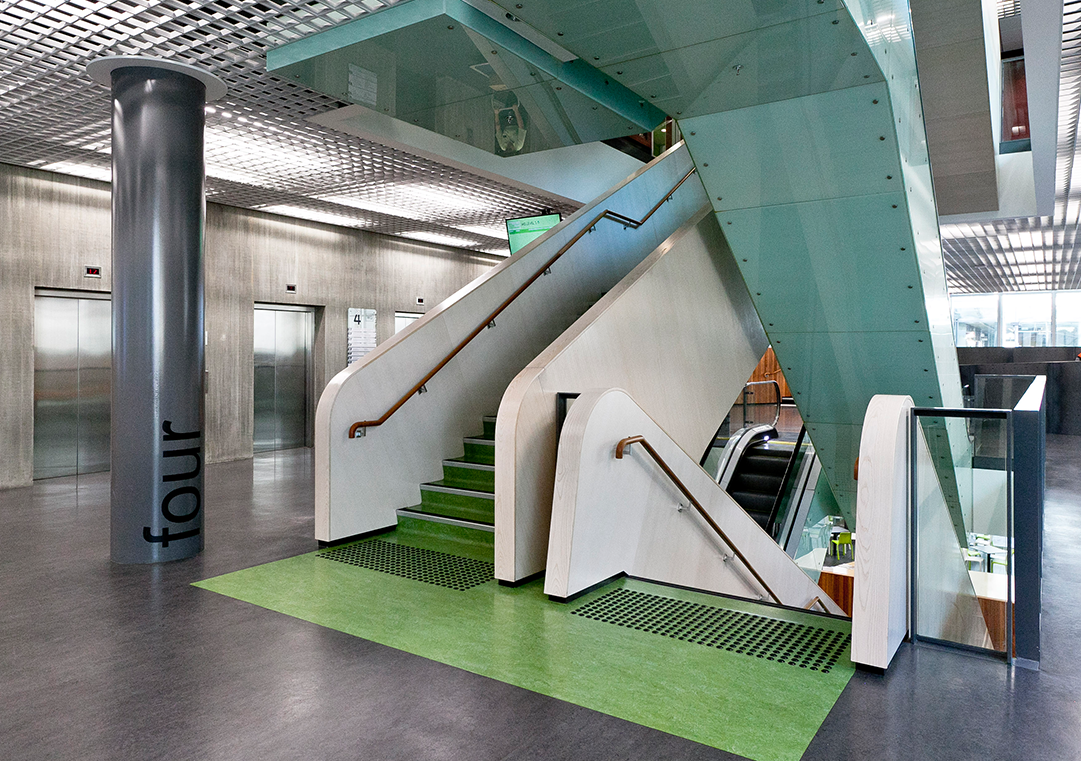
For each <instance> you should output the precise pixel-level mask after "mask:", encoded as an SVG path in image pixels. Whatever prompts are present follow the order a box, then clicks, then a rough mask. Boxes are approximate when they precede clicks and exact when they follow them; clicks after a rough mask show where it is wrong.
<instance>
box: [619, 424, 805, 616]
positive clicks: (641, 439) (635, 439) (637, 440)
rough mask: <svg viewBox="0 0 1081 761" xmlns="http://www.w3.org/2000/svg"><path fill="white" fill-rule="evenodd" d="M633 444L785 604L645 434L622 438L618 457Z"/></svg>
mask: <svg viewBox="0 0 1081 761" xmlns="http://www.w3.org/2000/svg"><path fill="white" fill-rule="evenodd" d="M631 444H641V445H642V447H643V448H644V449H645V450H646V451H647V452H649V455H650V457H652V458H653V461H654V462H656V463H657V465H659V466H660V468H661V470H663V471H664V474H665V475H666V476H668V478H669V480H671V481H672V483H674V484H675V485H676V488H677V489H679V490H680V491H681V492H683V496H684V497H686V498H687V499H688V500H690V502H691V504H692V505H693V506H694V509H695V510H697V511H698V514H699V515H701V516H702V517H703V518H704V519H705V521H706V523H708V524H709V527H710V528H711V529H713V531H714V532H715V533H716V534H717V536H719V537H720V538H721V539H722V540H723V541H724V543H725V544H727V545H728V546H729V547H730V548H731V549H732V552H733V553H735V555H736V557H738V558H739V559H740V562H742V563H743V565H744V566H745V567H746V568H747V570H748V571H750V572H751V575H752V576H754V578H755V580H756V581H757V582H758V583H759V584H761V585H762V588H763V589H765V590H766V592H767V593H768V594H769V596H770V597H772V598H773V601H774V602H775V603H777V604H778V605H781V604H783V603H781V599H780V598H779V597H777V595H775V594H774V593H773V590H772V589H770V588H769V584H767V583H766V581H765V579H763V578H762V577H761V576H759V575H758V571H756V570H755V568H754V566H753V565H751V561H749V560H747V558H746V556H745V555H744V554H743V553H742V552H740V551H739V547H737V546H736V545H735V544H734V543H733V542H732V540H731V539H729V538H728V535H727V534H725V533H724V529H722V528H721V527H720V526H718V525H717V522H716V521H715V520H713V518H711V517H710V515H709V513H707V512H706V510H705V508H704V507H702V505H701V504H699V502H698V500H697V499H695V498H694V495H693V494H691V492H690V490H689V489H688V488H687V487H686V486H684V485H683V482H682V481H680V480H679V476H677V475H676V474H675V473H673V472H672V469H671V468H670V467H668V463H666V462H665V461H664V458H663V457H661V456H660V455H659V454H657V450H656V449H654V448H653V447H652V446H651V445H650V443H649V442H648V441H646V437H645V436H628V437H627V438H625V439H620V440H619V443H618V444H616V459H617V460H622V459H623V452H624V450H625V449H626V448H627V447H629V446H630V445H631ZM812 604H813V603H812Z"/></svg>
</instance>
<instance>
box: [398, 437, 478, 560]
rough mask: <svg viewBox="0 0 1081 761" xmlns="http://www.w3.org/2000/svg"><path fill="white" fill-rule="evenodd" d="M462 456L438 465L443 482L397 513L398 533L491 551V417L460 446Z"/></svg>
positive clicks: (423, 487)
mask: <svg viewBox="0 0 1081 761" xmlns="http://www.w3.org/2000/svg"><path fill="white" fill-rule="evenodd" d="M462 442H463V444H464V450H465V454H464V455H463V456H462V457H459V458H455V459H452V460H443V478H442V479H440V480H439V481H432V482H430V483H426V484H421V485H420V504H419V505H413V506H412V507H403V508H401V509H400V510H398V511H397V516H398V530H399V531H401V532H409V533H424V534H432V533H435V534H438V535H439V536H441V537H442V538H443V539H450V540H456V541H461V542H466V543H469V544H474V545H476V544H481V545H487V546H488V547H492V546H494V533H495V417H494V416H486V417H484V418H483V433H482V434H481V435H480V436H469V437H466V438H464V439H463V440H462Z"/></svg>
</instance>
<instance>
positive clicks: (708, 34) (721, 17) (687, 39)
mask: <svg viewBox="0 0 1081 761" xmlns="http://www.w3.org/2000/svg"><path fill="white" fill-rule="evenodd" d="M498 4H499V5H500V6H501V7H503V8H505V9H506V10H507V11H508V12H511V13H513V14H514V15H515V16H517V17H518V18H520V19H521V20H522V21H523V22H524V23H527V24H529V25H530V26H532V27H533V28H535V29H537V30H539V31H540V32H541V33H542V34H544V35H545V36H547V37H549V38H550V39H553V40H558V42H559V44H560V45H562V46H563V47H565V48H567V49H568V50H570V51H571V52H573V53H576V54H577V55H580V56H583V57H588V59H590V60H592V59H593V58H594V57H595V58H596V61H597V63H596V65H598V66H602V67H603V66H608V65H609V64H614V63H618V62H620V61H625V60H629V59H632V58H641V57H644V56H648V55H651V54H655V53H661V52H665V51H669V50H672V49H674V48H675V47H688V46H691V45H696V44H699V43H703V42H709V41H711V40H716V39H719V38H722V37H732V36H737V35H740V34H743V33H747V32H752V31H755V30H758V29H761V28H764V27H771V26H776V25H783V24H785V23H787V22H791V21H794V20H797V19H805V18H808V17H810V16H814V15H820V16H828V15H829V14H832V13H835V12H836V11H838V10H841V9H842V8H843V5H842V3H840V2H838V0H827V1H826V2H819V0H782V1H780V2H757V3H746V2H739V3H710V4H709V5H708V12H704V7H705V6H703V4H702V2H701V0H530V2H528V3H514V2H506V1H501V2H498ZM519 6H521V7H519Z"/></svg>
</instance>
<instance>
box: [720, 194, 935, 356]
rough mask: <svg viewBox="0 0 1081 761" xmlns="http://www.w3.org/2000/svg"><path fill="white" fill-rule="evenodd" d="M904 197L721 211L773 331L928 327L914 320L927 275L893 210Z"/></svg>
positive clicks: (898, 213)
mask: <svg viewBox="0 0 1081 761" xmlns="http://www.w3.org/2000/svg"><path fill="white" fill-rule="evenodd" d="M898 200H901V199H900V196H899V194H885V195H877V196H856V197H851V198H839V199H829V200H825V201H813V202H807V203H800V204H789V205H784V206H764V207H759V208H755V209H742V210H739V211H728V212H722V213H720V214H718V215H717V220H718V222H719V223H720V225H721V228H722V229H723V230H724V231H725V236H726V237H727V239H728V241H729V244H730V245H732V246H733V248H734V250H737V251H738V255H737V261H738V263H739V266H740V271H741V272H742V273H743V277H744V280H745V281H746V282H747V288H748V289H749V290H750V292H751V295H752V296H753V297H754V298H755V304H756V306H757V307H758V310H759V313H760V314H761V315H762V318H763V319H764V320H765V321H766V327H767V329H768V328H772V330H770V331H769V332H770V334H771V336H772V334H773V333H774V332H778V333H780V332H790V333H816V332H821V331H834V332H850V331H852V330H853V329H854V328H857V326H858V329H859V330H860V332H864V333H866V332H887V331H889V332H899V331H909V332H919V333H921V334H925V333H926V332H927V326H926V321H925V320H924V319H922V316H920V317H912V315H913V314H919V313H920V312H921V311H922V309H923V301H922V298H921V295H920V290H919V283H920V273H919V270H918V268H917V266H916V262H915V260H914V258H913V257H912V255H911V254H906V251H905V250H903V249H908V248H910V247H911V242H910V241H909V238H908V236H907V235H906V220H905V215H904V212H903V211H901V210H899V209H893V208H891V207H892V206H894V205H896V204H895V203H893V202H895V201H898ZM797 285H798V286H799V287H798V288H794V287H793V286H797ZM870 293H875V294H877V295H878V297H879V298H866V297H865V296H864V294H870ZM887 295H888V298H883V297H885V296H887ZM926 350H927V352H928V355H930V352H931V348H930V343H928V344H927V347H926ZM928 361H929V362H930V361H932V360H931V359H930V358H929V359H928Z"/></svg>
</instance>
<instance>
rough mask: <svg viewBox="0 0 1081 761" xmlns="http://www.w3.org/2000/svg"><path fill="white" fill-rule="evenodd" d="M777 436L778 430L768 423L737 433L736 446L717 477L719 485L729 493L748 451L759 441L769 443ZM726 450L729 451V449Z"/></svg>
mask: <svg viewBox="0 0 1081 761" xmlns="http://www.w3.org/2000/svg"><path fill="white" fill-rule="evenodd" d="M776 436H777V429H776V428H774V427H773V426H772V425H767V424H766V423H762V425H756V426H753V427H751V428H741V429H739V430H738V431H736V435H735V436H734V437H733V438H734V439H736V443H735V446H733V447H732V450H731V451H730V452H728V459H727V460H726V461H725V462H724V467H722V468H721V469H720V470H719V472H718V475H717V483H718V484H720V486H721V488H722V489H724V490H725V491H728V485H729V484H731V483H732V479H733V478H735V477H736V469H737V468H739V463H740V461H741V460H742V459H743V456H744V455H745V454H747V450H748V449H750V448H751V447H752V446H753V445H755V444H757V443H758V442H759V441H769V440H770V439H771V438H775V437H776ZM725 449H726V451H727V447H726V448H725Z"/></svg>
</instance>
